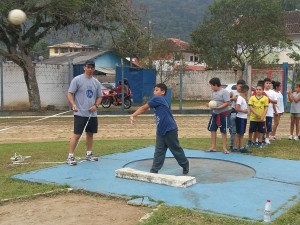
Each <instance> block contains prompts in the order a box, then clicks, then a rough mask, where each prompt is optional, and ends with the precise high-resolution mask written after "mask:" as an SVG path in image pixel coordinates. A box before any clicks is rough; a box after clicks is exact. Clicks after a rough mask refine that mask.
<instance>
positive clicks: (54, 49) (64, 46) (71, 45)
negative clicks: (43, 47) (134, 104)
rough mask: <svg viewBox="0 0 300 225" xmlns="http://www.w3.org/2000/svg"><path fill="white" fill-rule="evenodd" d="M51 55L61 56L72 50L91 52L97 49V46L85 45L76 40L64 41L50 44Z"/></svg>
mask: <svg viewBox="0 0 300 225" xmlns="http://www.w3.org/2000/svg"><path fill="white" fill-rule="evenodd" d="M48 49H49V57H50V58H51V57H54V56H61V55H64V54H68V53H72V52H91V51H95V46H92V45H84V44H80V43H76V42H64V43H61V44H55V45H51V46H48Z"/></svg>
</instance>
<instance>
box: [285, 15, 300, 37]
mask: <svg viewBox="0 0 300 225" xmlns="http://www.w3.org/2000/svg"><path fill="white" fill-rule="evenodd" d="M284 20H285V21H284V22H285V27H286V30H287V33H288V35H294V34H300V10H295V11H289V12H286V13H285V18H284Z"/></svg>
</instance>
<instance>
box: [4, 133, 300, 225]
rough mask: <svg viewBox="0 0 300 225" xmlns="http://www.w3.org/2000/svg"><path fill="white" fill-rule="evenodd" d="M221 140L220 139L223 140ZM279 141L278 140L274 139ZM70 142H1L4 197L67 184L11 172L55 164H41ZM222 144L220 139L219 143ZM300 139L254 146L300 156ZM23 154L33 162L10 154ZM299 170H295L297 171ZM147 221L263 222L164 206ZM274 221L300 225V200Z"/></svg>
mask: <svg viewBox="0 0 300 225" xmlns="http://www.w3.org/2000/svg"><path fill="white" fill-rule="evenodd" d="M219 141H220V140H219ZM180 142H181V145H182V146H183V147H184V148H188V149H195V150H197V149H207V147H209V145H210V139H208V138H205V139H181V140H180ZM274 143H275V142H274ZM68 144H69V143H68V142H44V143H20V144H0V149H1V150H0V165H1V168H0V190H1V192H0V199H1V200H4V199H11V201H13V200H14V199H17V198H20V197H22V196H29V198H30V196H34V194H36V193H43V192H48V191H58V190H61V189H62V188H66V187H67V186H58V185H54V184H38V183H30V182H26V181H21V180H17V179H12V178H11V176H12V175H14V174H18V173H23V172H27V171H32V170H36V169H40V168H45V167H49V166H51V165H49V164H47V165H44V164H43V165H41V164H38V163H39V162H41V161H46V162H49V161H51V162H60V161H63V160H65V157H66V149H67V148H68ZM154 144H155V140H146V139H145V140H143V139H136V140H100V141H95V147H94V149H96V150H94V154H95V155H107V154H112V153H116V152H126V151H131V150H133V149H138V148H142V147H146V146H150V145H154ZM219 144H220V143H219ZM299 147H300V141H299V142H295V141H293V142H292V141H289V140H287V139H285V140H280V141H276V144H272V146H268V147H265V148H263V150H258V149H254V151H253V155H256V156H262V157H275V158H282V159H293V160H300V151H299V149H300V148H299ZM83 148H84V143H80V145H79V148H78V150H79V151H78V155H79V156H80V155H81V156H82V157H83V155H84V152H83V151H81V150H80V149H83ZM16 151H17V152H18V153H19V154H21V155H30V156H31V158H30V160H28V162H30V164H26V165H11V160H10V157H11V156H13V155H14V153H15V152H16ZM297 172H299V171H295V173H297ZM253 191H254V190H253ZM143 224H147V225H150V224H166V225H167V224H170V225H174V224H182V225H189V224H202V225H203V224H204V225H206V224H212V225H231V224H241V225H248V224H261V223H260V222H251V221H245V220H240V219H238V218H228V217H224V216H217V215H211V214H209V213H203V212H199V211H194V210H189V209H185V208H182V207H169V206H164V205H163V206H162V207H160V208H159V210H157V211H155V212H154V214H153V215H152V216H151V218H150V219H148V220H147V221H146V222H144V223H143ZM270 224H276V225H285V224H286V225H287V224H290V225H299V224H300V202H298V203H297V204H296V205H294V206H293V207H291V208H290V209H289V210H288V211H287V212H286V213H284V214H283V215H281V216H280V217H279V218H277V219H276V220H275V221H273V222H272V223H270Z"/></svg>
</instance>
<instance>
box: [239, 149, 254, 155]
mask: <svg viewBox="0 0 300 225" xmlns="http://www.w3.org/2000/svg"><path fill="white" fill-rule="evenodd" d="M240 153H248V154H251V153H252V151H250V150H248V149H246V148H240Z"/></svg>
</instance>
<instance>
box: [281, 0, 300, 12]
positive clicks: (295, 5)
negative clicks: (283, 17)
mask: <svg viewBox="0 0 300 225" xmlns="http://www.w3.org/2000/svg"><path fill="white" fill-rule="evenodd" d="M282 8H283V9H284V10H285V11H292V10H295V9H300V2H299V0H282Z"/></svg>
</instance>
